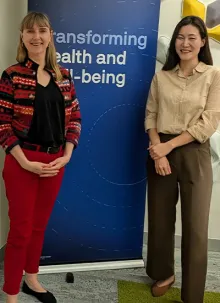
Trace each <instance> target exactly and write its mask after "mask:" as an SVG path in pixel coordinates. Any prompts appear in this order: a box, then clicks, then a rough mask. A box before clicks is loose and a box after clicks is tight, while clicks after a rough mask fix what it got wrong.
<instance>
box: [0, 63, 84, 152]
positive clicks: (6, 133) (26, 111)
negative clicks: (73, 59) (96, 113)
mask: <svg viewBox="0 0 220 303" xmlns="http://www.w3.org/2000/svg"><path fill="white" fill-rule="evenodd" d="M37 69H38V64H37V63H35V62H33V61H32V60H30V59H27V60H26V61H25V62H24V63H18V64H15V65H12V66H10V67H9V68H7V69H6V70H5V71H4V72H3V73H2V77H1V81H0V145H1V146H2V147H3V148H4V150H5V152H6V153H9V152H10V150H11V149H12V148H13V147H14V146H16V145H19V143H20V140H22V141H25V140H26V139H27V136H28V132H29V129H30V126H31V122H32V118H33V113H34V99H35V91H36V83H37ZM60 71H61V73H62V76H63V79H62V80H61V81H57V79H56V75H55V73H54V71H52V70H48V72H49V73H50V74H51V76H52V77H53V78H54V81H55V83H56V84H57V85H58V87H59V89H60V91H61V93H62V95H63V99H64V104H65V139H66V142H71V143H73V144H74V146H75V147H76V146H77V145H78V141H79V137H80V132H81V116H80V108H79V103H78V100H77V98H76V92H75V88H74V84H73V82H72V80H71V77H70V74H69V72H68V71H67V70H66V69H64V68H62V67H60ZM19 139H20V140H19Z"/></svg>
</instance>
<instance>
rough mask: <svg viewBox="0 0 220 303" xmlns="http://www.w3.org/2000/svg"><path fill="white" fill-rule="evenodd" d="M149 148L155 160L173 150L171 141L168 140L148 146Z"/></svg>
mask: <svg viewBox="0 0 220 303" xmlns="http://www.w3.org/2000/svg"><path fill="white" fill-rule="evenodd" d="M148 150H149V152H150V156H151V158H152V159H153V160H158V159H160V158H162V157H165V156H166V155H168V154H169V153H170V152H171V151H172V150H173V147H172V145H171V144H170V143H169V142H166V143H158V144H156V145H151V146H150V147H149V148H148Z"/></svg>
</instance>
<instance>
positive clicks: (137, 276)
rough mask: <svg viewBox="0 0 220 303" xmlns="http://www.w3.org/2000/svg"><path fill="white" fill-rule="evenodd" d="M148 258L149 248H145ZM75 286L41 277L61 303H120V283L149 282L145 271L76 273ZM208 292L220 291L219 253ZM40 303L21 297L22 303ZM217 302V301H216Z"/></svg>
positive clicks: (212, 259)
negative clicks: (118, 298) (118, 289)
mask: <svg viewBox="0 0 220 303" xmlns="http://www.w3.org/2000/svg"><path fill="white" fill-rule="evenodd" d="M175 254H176V283H175V286H176V287H180V286H181V258H180V250H179V249H176V252H175ZM144 256H146V246H145V247H144ZM2 267H3V266H2V264H1V265H0V284H1V285H2V283H3V270H2ZM74 277H75V282H74V284H67V283H66V282H65V274H53V275H40V281H41V282H42V284H43V285H44V286H45V287H46V288H47V289H49V290H50V291H52V292H53V293H54V294H55V295H56V298H57V302H58V303H117V302H118V300H117V281H118V280H128V281H134V282H142V283H146V284H147V283H150V282H151V281H150V279H149V278H148V277H147V276H146V273H145V270H144V268H137V269H123V270H105V271H89V272H81V273H79V272H77V273H75V274H74ZM206 288H207V290H210V291H214V292H220V253H216V252H210V253H209V264H208V274H207V283H206ZM4 300H5V299H4V294H3V293H2V292H1V293H0V302H1V303H4V302H5V301H4ZM34 302H38V301H36V300H34V299H32V298H30V297H28V296H26V295H24V294H20V297H19V303H34ZM134 303H138V302H134ZM216 303H217V302H216Z"/></svg>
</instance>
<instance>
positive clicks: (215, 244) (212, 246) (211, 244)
mask: <svg viewBox="0 0 220 303" xmlns="http://www.w3.org/2000/svg"><path fill="white" fill-rule="evenodd" d="M144 243H146V244H147V232H145V233H144ZM175 247H176V248H181V236H178V235H176V236H175ZM208 250H209V251H213V252H220V240H218V239H209V240H208Z"/></svg>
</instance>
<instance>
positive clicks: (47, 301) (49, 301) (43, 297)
mask: <svg viewBox="0 0 220 303" xmlns="http://www.w3.org/2000/svg"><path fill="white" fill-rule="evenodd" d="M22 292H23V293H25V294H27V295H30V296H32V297H35V298H36V299H38V300H39V301H40V302H42V303H57V300H56V298H55V297H54V295H53V294H52V293H51V292H49V291H47V292H36V291H34V290H32V289H30V287H28V285H27V283H26V282H25V281H24V283H23V285H22Z"/></svg>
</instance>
